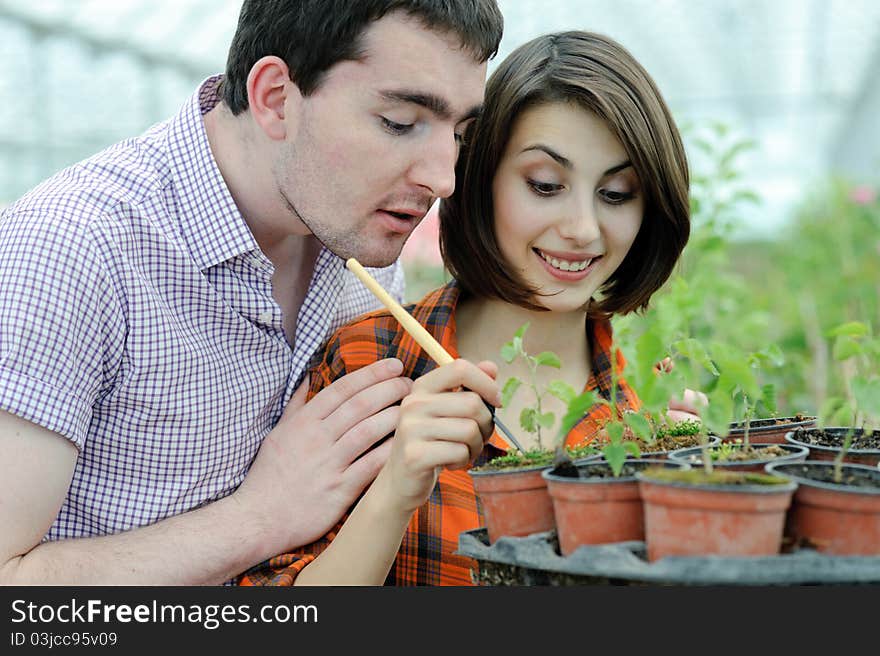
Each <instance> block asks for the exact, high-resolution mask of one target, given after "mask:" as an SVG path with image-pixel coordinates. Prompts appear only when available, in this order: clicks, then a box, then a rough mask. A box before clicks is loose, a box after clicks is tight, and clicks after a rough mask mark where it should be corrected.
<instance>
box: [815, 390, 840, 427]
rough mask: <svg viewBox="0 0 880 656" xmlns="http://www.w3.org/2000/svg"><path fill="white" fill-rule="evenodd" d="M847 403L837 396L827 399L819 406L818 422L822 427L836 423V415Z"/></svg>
mask: <svg viewBox="0 0 880 656" xmlns="http://www.w3.org/2000/svg"><path fill="white" fill-rule="evenodd" d="M845 405H846V400H845V399H842V398H840V397H837V396H832V397H829V398H827V399H825V402H824V403H823V404H822V407H821V408H819V416H818V423H819V426H820V427H821V428H825V427H826V426H834V425H835V424H836V422H835V417H836V416H837V414H838V413H839V412H840V410H841V408H843V407H844V406H845Z"/></svg>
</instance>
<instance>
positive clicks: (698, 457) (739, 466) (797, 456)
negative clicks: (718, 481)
mask: <svg viewBox="0 0 880 656" xmlns="http://www.w3.org/2000/svg"><path fill="white" fill-rule="evenodd" d="M751 446H752V447H754V448H756V449H760V448H762V447H765V446H775V447H779V448H780V449H783V450H784V451H787V452H788V453H787V455H783V456H777V457H775V458H756V459H753V460H713V461H712V466H713V467H715V468H717V469H723V470H725V471H754V472H763V471H764V465H766V464H767V463H768V462H803V461H804V460H806V459H807V455H808V454H809V453H810V450H809V449H808V448H807V447H805V446H798V445H796V444H776V443H765V442H759V443H757V444H756V443H752V444H751ZM702 451H703V450H702V449H701V448H700V447H698V446H696V447H688V448H687V449H678V450H676V451H672V452H671V453H670V454H669V459H670V460H673V461H675V462H686V463H687V464H689V465H690V466H691V467H698V466H699V467H702V466H703V452H702Z"/></svg>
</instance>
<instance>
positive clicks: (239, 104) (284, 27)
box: [223, 0, 503, 115]
mask: <svg viewBox="0 0 880 656" xmlns="http://www.w3.org/2000/svg"><path fill="white" fill-rule="evenodd" d="M393 11H403V12H405V13H406V14H408V15H410V16H412V17H413V18H415V19H417V20H419V21H420V22H421V23H422V24H423V25H424V26H425V27H426V28H428V29H430V30H435V31H438V32H445V33H449V34H452V35H455V36H456V37H458V39H459V40H460V42H461V45H462V47H463V48H464V49H466V50H468V51H470V52H471V53H472V54H473V55H474V59H475V60H476V61H477V62H485V61H488V60H489V59H491V58H492V57H494V56H495V53H497V51H498V44H499V42H500V41H501V31H502V28H503V19H502V17H501V12H500V11H499V10H498V6H497V4H496V1H495V0H244V3H243V4H242V7H241V13H240V15H239V18H238V28H237V29H236V31H235V36H234V37H233V39H232V45H231V46H230V48H229V58H228V60H227V62H226V77H225V79H224V81H223V101H224V102H225V103H226V105H227V106H228V107H229V109H230V110H232V113H233V114H235V115H238V114H240V113H241V112H243V111H245V110H246V109H247V108H248V97H247V78H248V75H249V74H250V70H251V68H252V67H253V65H254V64H255V63H256V62H257V60H259V59H260V58H261V57H266V56H269V55H274V56H276V57H280V58H281V59H283V60H284V61H285V63H286V64H287V67H288V68H289V69H290V77H291V79H292V80H293V81H294V82H295V83H296V85H297V87H299V90H300V93H302V95H304V96H308V95H310V94H311V93H313V92H314V91H315V90H316V89H317V88H318V87H319V86H320V85H321V81H322V79H323V76H324V74H325V73H326V72H327V70H329V69H330V68H331V67H332V66H333V65H334V64H336V63H338V62H340V61H346V60H358V59H360V58H361V57H362V56H363V52H362V37H363V33H364V31H365V30H366V29H367V27H368V26H369V25H370V23H372V22H374V21H377V20H379V19H381V18H382V17H383V16H385V15H386V14H388V13H390V12H393Z"/></svg>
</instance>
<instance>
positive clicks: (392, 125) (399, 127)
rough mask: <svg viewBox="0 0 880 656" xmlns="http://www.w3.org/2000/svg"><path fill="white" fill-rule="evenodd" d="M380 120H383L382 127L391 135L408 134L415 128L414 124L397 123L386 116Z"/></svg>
mask: <svg viewBox="0 0 880 656" xmlns="http://www.w3.org/2000/svg"><path fill="white" fill-rule="evenodd" d="M380 118H381V119H382V126H383V127H384V128H385V129H386V130H387V131H388V132H390V133H391V134H406V133H407V132H409V131H410V130H412V127H413V126H412V123H397V122H395V121H392V120H390V119H387V118H385V117H384V116H381V117H380Z"/></svg>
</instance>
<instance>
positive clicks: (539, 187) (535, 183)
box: [527, 178, 562, 196]
mask: <svg viewBox="0 0 880 656" xmlns="http://www.w3.org/2000/svg"><path fill="white" fill-rule="evenodd" d="M527 183H528V185H529V187H531V189H532V191H534V192H535V193H536V194H538V195H539V196H552V195H553V194H555V193H556V192H558V191H559V190H560V189H562V185H560V184H554V183H552V182H541V181H540V180H532V179H531V178H528V180H527Z"/></svg>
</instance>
